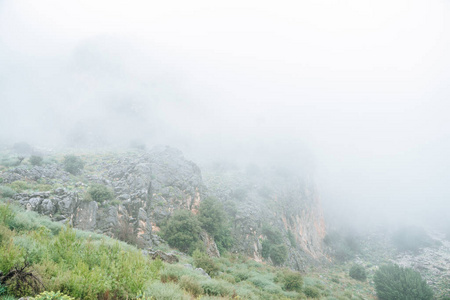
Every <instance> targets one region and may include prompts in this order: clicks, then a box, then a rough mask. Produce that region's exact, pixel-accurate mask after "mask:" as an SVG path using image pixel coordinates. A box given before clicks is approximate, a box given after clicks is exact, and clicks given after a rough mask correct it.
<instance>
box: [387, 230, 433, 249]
mask: <svg viewBox="0 0 450 300" xmlns="http://www.w3.org/2000/svg"><path fill="white" fill-rule="evenodd" d="M392 242H393V243H394V245H395V246H396V247H397V249H398V250H399V251H413V252H417V251H418V250H419V249H420V248H423V247H428V246H430V245H432V243H433V240H432V239H431V238H430V236H429V235H428V234H427V233H426V232H425V230H424V229H422V228H419V227H414V226H411V227H404V228H401V229H399V230H397V231H396V232H395V233H394V234H393V236H392Z"/></svg>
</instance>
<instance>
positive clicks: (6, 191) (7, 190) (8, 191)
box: [0, 185, 16, 198]
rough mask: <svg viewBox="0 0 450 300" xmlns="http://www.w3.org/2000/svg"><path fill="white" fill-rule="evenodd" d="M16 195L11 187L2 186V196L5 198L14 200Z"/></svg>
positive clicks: (0, 193) (0, 189)
mask: <svg viewBox="0 0 450 300" xmlns="http://www.w3.org/2000/svg"><path fill="white" fill-rule="evenodd" d="M15 194H16V191H14V190H13V189H12V188H11V187H9V186H4V185H0V196H1V197H5V198H12V196H14V195H15Z"/></svg>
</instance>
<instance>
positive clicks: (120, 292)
mask: <svg viewBox="0 0 450 300" xmlns="http://www.w3.org/2000/svg"><path fill="white" fill-rule="evenodd" d="M48 225H50V226H48ZM85 236H87V235H85ZM161 268H162V264H161V263H160V262H159V263H158V262H157V261H155V262H152V263H151V262H149V261H148V260H147V258H145V257H144V256H143V255H142V254H141V253H140V252H139V251H138V250H137V249H136V248H134V247H131V246H128V245H126V244H122V243H119V242H117V241H114V240H112V239H109V238H106V237H103V236H99V235H95V234H92V233H91V234H90V238H88V239H86V238H83V237H79V235H78V231H76V230H74V229H72V228H70V227H67V226H66V227H61V225H58V224H54V223H52V222H50V221H48V219H46V218H44V217H38V216H36V215H35V214H34V213H32V212H25V211H22V210H18V209H17V208H14V207H11V206H9V205H6V204H2V203H0V271H2V273H3V274H4V277H0V283H1V284H2V286H7V291H8V294H10V295H13V296H17V297H18V296H26V295H30V294H33V293H35V292H39V290H41V289H43V286H45V288H46V289H47V290H53V291H61V292H62V293H65V294H68V295H70V296H72V297H75V298H79V299H98V298H100V297H101V298H104V299H109V298H111V297H116V298H119V299H125V298H127V297H134V296H135V295H137V294H138V293H139V292H140V291H141V290H143V289H144V288H145V287H146V285H147V283H148V281H149V280H152V279H153V280H154V279H156V278H157V277H158V273H159V270H160V269H161ZM27 274H30V275H27ZM2 278H3V279H2ZM37 299H48V298H37ZM55 299H56V298H55Z"/></svg>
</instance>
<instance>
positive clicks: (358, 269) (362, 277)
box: [348, 265, 367, 281]
mask: <svg viewBox="0 0 450 300" xmlns="http://www.w3.org/2000/svg"><path fill="white" fill-rule="evenodd" d="M348 274H349V275H350V277H351V278H353V279H356V280H359V281H366V279H367V276H366V270H365V269H364V267H363V266H361V265H353V266H352V267H351V268H350V271H349V273H348Z"/></svg>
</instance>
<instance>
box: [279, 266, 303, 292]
mask: <svg viewBox="0 0 450 300" xmlns="http://www.w3.org/2000/svg"><path fill="white" fill-rule="evenodd" d="M282 280H283V289H284V290H286V291H296V292H300V291H301V290H302V286H303V277H302V275H301V274H300V273H299V272H293V271H290V270H289V271H286V272H284V274H283V277H282Z"/></svg>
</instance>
